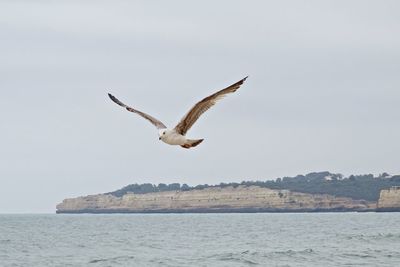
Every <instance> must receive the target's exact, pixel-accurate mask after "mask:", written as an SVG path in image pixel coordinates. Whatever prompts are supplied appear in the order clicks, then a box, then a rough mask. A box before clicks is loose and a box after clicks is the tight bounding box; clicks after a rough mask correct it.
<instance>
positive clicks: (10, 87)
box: [0, 0, 400, 213]
mask: <svg viewBox="0 0 400 267" xmlns="http://www.w3.org/2000/svg"><path fill="white" fill-rule="evenodd" d="M33 2H35V3H33ZM399 11H400V2H399V1H364V0H363V1H361V0H360V1H231V0H229V1H228V0H226V1H208V0H203V1H196V2H195V1H190V3H189V2H188V1H50V0H49V1H44V0H43V1H7V0H3V1H1V2H0V38H1V39H0V90H1V98H0V122H1V123H0V212H2V213H10V212H35V213H36V212H54V211H55V205H56V204H57V203H59V202H61V201H62V200H63V199H64V198H67V197H76V196H81V195H87V194H96V193H102V192H108V191H112V190H115V189H118V188H121V187H123V186H125V185H128V184H131V183H144V182H150V183H156V184H158V183H172V182H179V183H188V184H190V185H196V184H200V183H201V184H203V183H208V184H216V183H220V182H232V181H242V180H257V179H258V180H267V179H273V178H277V177H282V176H294V175H297V174H306V173H308V172H312V171H324V170H328V171H331V172H337V173H343V174H344V175H350V174H361V173H373V174H379V173H381V172H384V171H385V172H389V173H392V174H394V173H400V161H399V160H400V157H399V155H400V141H399V136H400V124H399V122H400V104H399V101H400V16H399ZM246 75H249V76H250V77H249V79H248V80H247V81H246V83H245V84H244V85H243V86H242V87H241V89H240V90H239V91H237V92H236V93H235V94H233V95H229V96H228V97H227V98H225V99H224V100H222V101H221V102H220V103H219V104H218V105H216V106H215V107H213V108H212V109H211V110H210V111H208V112H207V113H205V114H204V115H203V116H202V117H201V118H200V120H199V121H198V122H197V123H196V124H195V125H194V127H193V128H192V129H191V130H190V131H189V133H188V136H189V137H191V138H204V139H205V140H204V142H203V143H202V144H201V145H199V146H198V147H196V148H195V149H190V150H185V149H182V148H180V147H176V146H169V145H166V144H164V143H162V142H160V141H159V140H158V136H157V131H156V129H155V128H154V127H153V126H152V125H151V124H150V123H149V122H147V121H146V120H144V119H142V118H141V117H139V116H137V115H135V114H132V113H129V112H126V111H124V110H123V109H122V108H120V107H118V106H117V105H115V104H114V103H112V102H111V101H110V99H108V97H107V93H108V92H111V93H113V94H114V95H116V96H117V97H118V98H120V99H121V100H123V101H124V102H126V103H127V104H129V105H132V106H133V107H136V108H138V109H140V110H143V111H145V112H147V113H149V114H151V115H153V116H155V117H157V118H159V119H160V120H161V121H163V122H164V123H165V124H166V125H168V126H170V127H174V126H175V124H176V123H177V122H178V121H179V120H180V118H181V117H182V116H183V115H184V114H185V113H186V112H187V110H188V109H189V108H190V107H191V106H192V105H193V104H195V103H196V102H197V101H198V100H200V99H202V98H203V97H205V96H207V95H209V94H211V93H213V92H214V91H216V90H219V89H222V88H224V87H226V86H228V85H230V84H232V83H234V82H236V81H238V80H239V79H241V78H243V77H245V76H246Z"/></svg>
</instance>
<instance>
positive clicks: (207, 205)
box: [57, 186, 376, 213]
mask: <svg viewBox="0 0 400 267" xmlns="http://www.w3.org/2000/svg"><path fill="white" fill-rule="evenodd" d="M375 208H376V203H375V202H368V201H364V200H353V199H351V198H344V197H334V196H331V195H321V194H313V195H312V194H305V193H297V192H291V191H288V190H272V189H268V188H261V187H258V186H248V187H247V186H238V187H236V188H234V187H225V188H220V187H209V188H206V189H202V190H189V191H166V192H157V193H147V194H134V193H128V194H125V195H123V196H122V197H116V196H113V195H110V194H99V195H91V196H86V197H78V198H70V199H65V200H64V201H63V202H62V203H61V204H59V205H57V213H150V212H151V213H157V212H258V211H259V212H268V211H270V212H279V211H287V212H295V211H352V210H354V211H366V210H374V209H375Z"/></svg>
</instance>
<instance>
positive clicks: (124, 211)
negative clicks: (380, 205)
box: [56, 208, 400, 214]
mask: <svg viewBox="0 0 400 267" xmlns="http://www.w3.org/2000/svg"><path fill="white" fill-rule="evenodd" d="M334 212H362V213H364V212H400V208H391V209H387V208H385V209H363V210H358V209H345V208H343V209H303V210H279V209H260V208H254V209H251V208H246V209H219V210H215V209H189V210H179V209H174V210H167V209H165V210H137V211H134V210H128V209H121V210H115V209H104V210H99V209H85V210H70V211H68V210H62V211H58V210H57V211H56V214H184V213H190V214H194V213H214V214H215V213H334Z"/></svg>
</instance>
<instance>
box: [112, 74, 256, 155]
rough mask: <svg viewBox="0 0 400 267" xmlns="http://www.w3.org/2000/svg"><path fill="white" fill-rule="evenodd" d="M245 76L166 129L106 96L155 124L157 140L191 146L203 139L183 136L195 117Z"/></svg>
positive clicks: (231, 91) (139, 112) (116, 100)
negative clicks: (172, 126) (172, 127)
mask: <svg viewBox="0 0 400 267" xmlns="http://www.w3.org/2000/svg"><path fill="white" fill-rule="evenodd" d="M247 77H248V76H247ZM247 77H245V78H243V79H242V80H240V81H238V82H237V83H234V84H232V85H231V86H228V87H227V88H225V89H222V90H220V91H218V92H216V93H214V94H212V95H210V96H208V97H206V98H204V99H203V100H201V101H200V102H198V103H197V104H196V105H194V106H193V107H192V108H191V109H190V110H189V112H188V113H187V114H186V115H185V116H184V117H183V118H182V120H181V121H180V122H179V123H178V125H176V126H175V128H174V129H168V128H167V126H165V125H164V123H162V122H161V121H159V120H157V119H156V118H154V117H152V116H150V115H148V114H146V113H144V112H141V111H139V110H136V109H134V108H131V107H129V106H127V105H125V104H124V103H122V102H121V101H119V100H118V99H117V98H116V97H115V96H113V95H111V94H108V96H109V97H110V98H111V100H112V101H114V102H115V103H117V104H118V105H120V106H121V107H124V108H126V109H127V110H128V111H130V112H133V113H136V114H138V115H140V116H142V117H143V118H145V119H146V120H148V121H150V122H151V123H152V124H153V125H154V126H156V127H157V129H158V137H159V138H158V139H159V140H162V141H163V142H164V143H167V144H169V145H180V146H181V147H183V148H191V147H195V146H197V145H198V144H200V143H201V142H203V140H204V139H187V138H186V136H185V135H186V133H187V131H188V130H189V129H190V128H191V127H192V126H193V124H194V123H195V122H196V121H197V119H198V118H199V117H200V116H201V115H202V114H203V113H204V112H206V111H207V110H208V109H209V108H211V107H212V106H214V105H215V104H216V103H217V101H218V100H220V99H221V98H223V97H225V96H226V95H227V94H230V93H233V92H236V90H237V89H239V87H240V86H241V85H242V84H243V82H244V81H245V80H246V79H247Z"/></svg>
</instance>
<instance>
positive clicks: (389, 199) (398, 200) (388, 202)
mask: <svg viewBox="0 0 400 267" xmlns="http://www.w3.org/2000/svg"><path fill="white" fill-rule="evenodd" d="M377 210H378V211H400V186H394V187H391V188H389V189H384V190H381V193H380V196H379V201H378V206H377Z"/></svg>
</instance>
